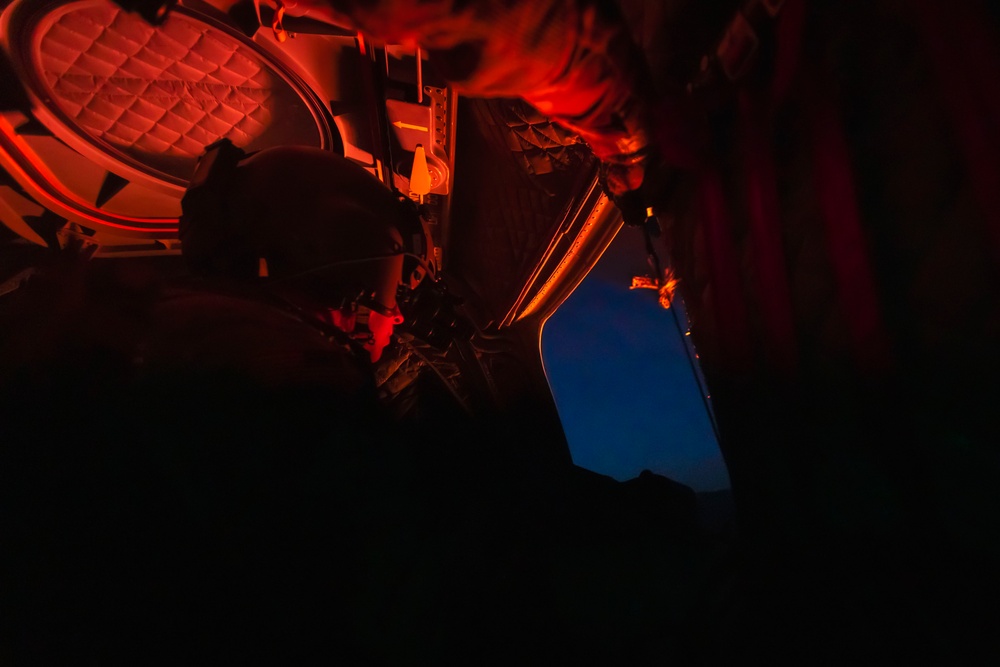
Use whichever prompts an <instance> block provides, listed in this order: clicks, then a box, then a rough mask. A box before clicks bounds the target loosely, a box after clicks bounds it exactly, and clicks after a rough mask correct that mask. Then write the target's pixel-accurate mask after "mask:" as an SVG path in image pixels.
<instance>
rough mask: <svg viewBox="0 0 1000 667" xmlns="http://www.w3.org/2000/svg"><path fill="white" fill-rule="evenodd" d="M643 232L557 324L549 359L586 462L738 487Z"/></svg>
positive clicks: (616, 249) (576, 455) (549, 339)
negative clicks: (662, 302) (652, 276)
mask: <svg viewBox="0 0 1000 667" xmlns="http://www.w3.org/2000/svg"><path fill="white" fill-rule="evenodd" d="M643 247H644V246H643V240H642V234H641V232H640V231H639V230H637V229H632V228H624V229H622V231H621V232H620V233H619V234H618V237H617V238H616V239H615V241H614V243H612V245H611V247H610V248H609V249H608V251H607V252H606V253H605V254H604V256H603V257H602V258H601V260H600V262H599V263H598V264H597V266H596V267H594V270H593V271H591V273H590V275H589V276H587V278H586V279H585V280H584V281H583V283H582V284H581V285H580V286H579V287H578V288H577V289H576V291H575V292H574V293H573V294H572V295H571V296H570V297H569V299H567V300H566V302H565V303H564V304H563V305H562V306H561V307H560V308H559V310H558V311H557V312H556V313H555V315H553V316H552V317H551V318H549V321H548V322H547V323H546V324H545V328H544V330H543V332H542V358H543V359H544V362H545V370H546V372H547V373H548V376H549V383H550V385H551V386H552V392H553V394H554V395H555V399H556V405H557V406H558V409H559V416H560V418H561V419H562V422H563V428H564V429H565V431H566V437H567V438H568V440H569V446H570V451H571V453H572V455H573V462H574V463H576V464H577V465H579V466H581V467H584V468H588V469H590V470H594V471H595V472H599V473H602V474H605V475H609V476H611V477H614V478H615V479H618V480H626V479H630V478H632V477H635V476H636V475H638V474H639V473H640V472H641V471H642V470H643V469H649V470H652V471H653V472H656V473H659V474H661V475H665V476H666V477H670V478H671V479H674V480H677V481H678V482H681V483H683V484H687V485H688V486H690V487H692V488H693V489H694V490H695V491H715V490H718V489H724V488H728V487H729V476H728V474H727V473H726V469H725V464H724V463H723V461H722V456H721V454H720V453H719V448H718V445H717V444H716V442H715V438H714V436H713V435H712V428H711V424H710V422H709V419H708V416H707V414H706V411H705V406H704V404H703V402H702V399H701V396H700V394H699V390H698V385H697V382H696V380H695V378H694V375H693V373H692V371H691V367H690V365H689V363H688V360H687V357H686V355H685V352H684V343H683V341H682V339H681V336H680V334H679V333H678V331H677V327H676V325H675V324H674V321H673V316H672V315H671V313H670V312H669V311H667V310H664V309H663V308H661V307H660V306H659V304H658V303H657V298H656V293H655V292H654V291H653V290H629V284H630V282H631V278H632V276H633V275H641V274H646V273H648V268H647V265H646V254H645V251H644V249H643Z"/></svg>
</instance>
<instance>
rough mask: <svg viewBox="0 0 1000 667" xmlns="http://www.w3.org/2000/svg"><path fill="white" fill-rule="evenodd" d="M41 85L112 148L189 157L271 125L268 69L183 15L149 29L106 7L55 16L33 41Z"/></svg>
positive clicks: (244, 139)
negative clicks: (37, 50)
mask: <svg viewBox="0 0 1000 667" xmlns="http://www.w3.org/2000/svg"><path fill="white" fill-rule="evenodd" d="M40 47H41V48H40V51H41V64H42V69H43V72H44V76H45V80H46V83H47V84H48V85H49V87H50V88H51V90H52V91H53V93H54V97H55V98H57V100H58V103H59V106H60V107H61V109H62V110H63V111H64V112H65V113H67V114H68V115H70V116H71V117H72V118H73V119H74V120H75V121H76V122H77V123H78V124H79V125H80V126H81V127H83V128H84V129H86V130H88V131H89V132H91V133H92V134H94V135H95V136H97V137H99V138H101V139H103V140H105V141H107V142H109V143H112V144H115V145H118V146H122V147H126V148H131V149H133V150H140V151H145V152H148V153H153V154H157V155H171V156H180V157H194V156H196V155H199V154H200V153H201V151H202V150H203V148H204V146H205V145H206V144H209V143H211V142H212V141H215V140H216V139H219V138H221V137H229V138H230V139H232V140H233V141H234V142H235V143H237V144H238V145H245V144H249V143H251V142H252V141H253V140H254V139H255V138H257V137H258V136H260V135H261V134H262V133H263V132H264V130H265V129H266V128H267V126H268V125H269V124H270V122H271V114H270V111H269V110H268V107H267V103H268V101H269V100H270V98H271V97H272V94H273V84H274V81H273V76H272V75H271V74H270V72H268V71H267V70H266V69H265V67H264V65H262V63H261V62H260V60H259V59H258V58H257V56H256V55H255V54H254V53H253V52H252V51H251V50H250V49H248V48H247V47H245V46H243V45H242V44H240V43H238V42H236V41H235V40H233V39H230V38H229V37H227V36H226V35H225V34H223V33H220V32H217V31H214V30H211V29H208V28H206V27H205V26H203V25H199V24H197V23H195V22H193V21H189V20H187V19H185V18H184V17H183V16H174V17H171V19H170V20H168V21H167V22H166V23H165V24H164V25H163V26H161V27H159V28H153V27H151V26H149V25H147V24H145V23H144V22H143V21H142V20H141V19H139V18H137V17H135V16H132V15H130V14H127V13H125V12H124V11H122V10H120V9H118V8H116V7H114V6H112V5H110V4H108V5H104V4H101V5H96V6H91V7H84V8H81V9H79V10H76V11H71V12H69V13H66V14H64V15H63V16H61V17H59V18H58V19H57V20H56V22H55V23H54V24H53V25H52V26H51V27H50V28H49V29H48V30H47V31H46V32H45V34H44V35H43V36H42V38H41V43H40Z"/></svg>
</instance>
